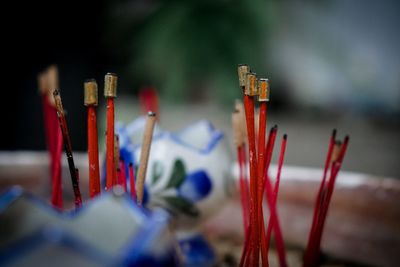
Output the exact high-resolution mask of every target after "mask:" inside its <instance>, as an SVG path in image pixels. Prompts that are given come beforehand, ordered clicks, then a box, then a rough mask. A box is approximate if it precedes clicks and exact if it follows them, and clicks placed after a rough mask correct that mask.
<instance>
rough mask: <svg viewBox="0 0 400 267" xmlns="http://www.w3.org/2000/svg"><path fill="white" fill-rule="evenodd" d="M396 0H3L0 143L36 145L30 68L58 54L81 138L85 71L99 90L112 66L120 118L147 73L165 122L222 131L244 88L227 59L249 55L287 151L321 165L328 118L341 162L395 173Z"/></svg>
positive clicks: (398, 95) (294, 159)
mask: <svg viewBox="0 0 400 267" xmlns="http://www.w3.org/2000/svg"><path fill="white" fill-rule="evenodd" d="M399 7H400V5H399V4H398V3H397V1H395V0H389V1H372V0H368V1H355V0H352V1H345V0H325V1H261V0H255V1H238V0H236V1H228V0H214V1H205V0H202V1H201V0H198V1H197V0H192V1H162V0H158V1H156V0H153V1H145V0H138V1H135V0H131V1H121V0H120V1H106V0H102V1H91V0H89V1H75V0H72V1H34V2H27V3H20V2H16V1H8V2H6V3H3V4H2V10H3V14H7V16H6V15H4V16H2V25H3V27H2V47H3V57H2V63H3V69H4V70H5V73H3V76H2V86H3V89H2V92H3V93H5V95H3V97H2V99H3V104H2V105H0V107H1V114H2V127H1V132H2V138H1V139H0V148H1V150H6V151H9V150H44V149H45V142H44V132H43V120H42V109H41V101H40V97H39V94H38V92H37V80H36V77H37V74H38V73H39V72H40V71H42V70H43V69H44V68H46V67H47V66H48V65H50V64H57V65H58V67H59V71H60V87H61V90H62V97H63V102H64V107H65V108H66V109H67V111H68V122H69V127H70V132H71V135H72V141H73V146H74V148H75V150H78V151H84V150H85V148H86V135H85V131H86V126H85V114H86V113H85V109H84V107H83V104H82V103H83V88H82V87H83V86H82V84H83V81H84V80H85V79H86V78H96V79H97V81H98V84H99V94H100V95H101V94H102V88H103V85H102V83H103V77H104V74H105V73H106V72H109V71H112V72H116V73H117V74H118V75H119V87H118V93H119V95H120V96H119V98H118V99H117V103H118V101H119V103H120V104H119V105H118V104H117V105H118V106H117V116H118V115H119V116H120V117H121V118H123V119H125V120H132V119H134V118H135V117H136V116H137V115H138V114H139V113H138V111H137V110H136V109H135V108H134V107H135V106H137V101H136V100H135V99H136V97H137V94H138V91H139V90H140V88H143V87H145V86H153V87H155V88H156V89H157V90H158V92H159V94H160V100H161V101H160V103H161V108H162V112H163V113H162V116H161V118H162V122H163V121H164V122H165V124H164V125H167V126H168V127H170V128H171V129H172V130H175V129H178V128H180V127H182V126H184V125H186V124H188V123H189V122H191V121H193V120H196V119H199V118H203V117H204V118H208V119H211V120H212V121H213V122H214V124H216V126H217V127H219V128H222V129H224V130H225V131H226V132H227V134H228V135H229V134H230V129H229V125H230V111H231V109H232V103H233V100H234V99H235V98H238V97H240V91H239V89H238V83H237V76H236V75H237V74H236V66H237V64H238V63H248V64H249V65H251V67H252V69H254V71H255V72H257V74H259V75H260V76H261V77H263V76H265V77H268V78H270V80H271V84H272V85H271V86H272V92H271V99H272V102H271V105H270V110H271V115H270V122H271V125H272V123H278V124H279V125H280V126H281V129H283V131H286V132H288V134H289V147H288V158H287V162H288V163H289V164H301V165H309V166H320V165H322V162H321V157H322V156H323V155H324V153H325V150H326V142H327V139H328V136H329V133H330V130H331V129H332V128H333V127H337V128H338V129H339V130H340V131H341V133H343V132H344V133H349V134H350V135H351V137H352V143H351V146H350V148H349V156H348V159H346V160H347V161H346V162H347V163H346V164H347V166H346V167H347V169H348V170H353V171H361V172H369V173H373V174H378V175H390V176H400V168H398V162H399V149H400V141H399V133H400V127H399V124H400V123H399V121H400V120H399V117H400V116H399V114H400V52H399V47H400V35H399V34H398V33H399V31H398V27H399V26H400V16H398V14H399V11H400V8H399ZM123 99H124V100H123ZM103 103H104V100H103V99H102V97H100V107H102V106H104V105H103ZM100 114H102V113H101V110H100ZM127 114H128V115H127ZM101 116H102V115H100V116H99V119H100V118H103V117H104V116H103V117H101ZM177 116H180V117H179V118H180V119H179V121H178V120H177ZM168 127H167V128H168ZM344 133H343V134H344Z"/></svg>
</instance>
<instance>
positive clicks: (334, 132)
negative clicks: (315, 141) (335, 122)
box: [332, 128, 337, 139]
mask: <svg viewBox="0 0 400 267" xmlns="http://www.w3.org/2000/svg"><path fill="white" fill-rule="evenodd" d="M336 133H337V130H336V128H335V129H333V130H332V138H333V139H335V137H336Z"/></svg>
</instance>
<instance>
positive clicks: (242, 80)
mask: <svg viewBox="0 0 400 267" xmlns="http://www.w3.org/2000/svg"><path fill="white" fill-rule="evenodd" d="M249 72H250V67H249V65H246V64H239V66H238V76H239V85H240V86H245V85H246V75H247V73H249Z"/></svg>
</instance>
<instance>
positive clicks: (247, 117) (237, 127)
mask: <svg viewBox="0 0 400 267" xmlns="http://www.w3.org/2000/svg"><path fill="white" fill-rule="evenodd" d="M238 75H239V85H240V87H241V89H242V92H243V98H244V111H243V108H241V107H242V105H241V104H240V103H236V109H235V112H234V113H233V114H232V125H233V130H234V141H235V145H236V147H237V158H238V165H239V186H240V194H241V205H242V214H243V227H244V233H245V242H244V248H243V253H242V257H241V261H240V266H259V264H260V256H261V263H262V266H269V260H268V250H269V247H270V240H271V236H272V233H273V234H274V237H275V244H276V250H277V254H278V260H279V264H280V266H282V267H283V266H287V263H286V251H285V244H284V240H283V235H282V231H281V227H280V223H279V216H278V213H277V198H278V191H279V184H280V177H281V172H282V166H283V162H284V158H285V151H286V144H287V135H286V134H284V135H283V137H282V141H281V145H280V152H279V159H278V168H277V175H276V180H275V185H273V184H272V183H271V180H270V176H269V172H268V171H269V166H270V164H271V159H272V154H273V150H274V145H275V139H276V136H277V131H278V127H277V126H276V125H275V126H274V127H272V128H271V130H270V132H269V135H268V140H267V142H265V138H266V125H267V105H268V102H269V94H270V88H269V81H268V79H258V80H257V77H256V74H255V73H252V72H250V68H249V66H247V65H239V67H238ZM256 97H258V98H257V100H258V101H257V102H258V103H259V105H258V106H259V116H258V129H257V127H256V126H257V125H256V124H255V123H256V122H255V108H256V105H255V100H256ZM243 113H244V114H243ZM244 121H245V122H244ZM244 124H246V125H244ZM244 128H246V130H247V134H246V131H245V130H244ZM335 132H336V131H335ZM335 132H334V134H333V135H332V138H331V142H330V145H329V149H328V156H327V159H326V163H325V168H324V175H323V179H322V182H321V186H320V190H319V192H318V196H317V201H316V205H315V210H314V218H313V224H312V227H311V231H310V238H309V243H308V247H307V251H306V256H305V259H304V266H305V267H308V266H317V264H318V255H319V248H320V243H321V236H322V232H323V227H324V223H325V220H326V216H327V211H328V207H329V202H330V199H331V196H332V193H333V188H334V183H335V180H336V177H337V175H338V173H339V170H340V167H341V164H342V162H343V158H344V155H345V153H346V149H347V144H348V140H349V138H348V137H347V136H346V138H345V139H344V141H343V144H342V143H340V142H338V141H336V140H335ZM246 135H247V144H248V155H249V160H248V166H249V174H250V175H249V176H250V179H249V181H248V180H247V179H246V176H247V174H246V151H245V150H246V142H245V136H246ZM329 170H330V176H329V180H327V173H328V171H329ZM264 194H265V195H266V200H267V204H268V208H269V213H270V216H269V220H268V224H267V229H265V221H264V215H263V208H262V206H263V199H264Z"/></svg>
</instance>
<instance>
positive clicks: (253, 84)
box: [244, 73, 258, 96]
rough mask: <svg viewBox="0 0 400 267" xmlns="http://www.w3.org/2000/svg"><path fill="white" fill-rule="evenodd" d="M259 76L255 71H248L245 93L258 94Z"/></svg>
mask: <svg viewBox="0 0 400 267" xmlns="http://www.w3.org/2000/svg"><path fill="white" fill-rule="evenodd" d="M257 89H258V88H257V76H256V74H255V73H247V75H246V86H245V90H244V93H245V94H246V95H249V96H255V95H258V91H257Z"/></svg>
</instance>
